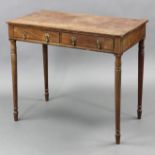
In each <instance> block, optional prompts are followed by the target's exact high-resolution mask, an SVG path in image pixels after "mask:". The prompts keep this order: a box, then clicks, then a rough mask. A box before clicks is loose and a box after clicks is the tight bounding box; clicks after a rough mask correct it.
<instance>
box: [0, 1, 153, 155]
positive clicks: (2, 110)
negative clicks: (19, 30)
mask: <svg viewBox="0 0 155 155" xmlns="http://www.w3.org/2000/svg"><path fill="white" fill-rule="evenodd" d="M154 8H155V2H154V0H147V1H146V0H144V1H142V0H125V1H124V0H117V1H116V0H115V1H114V0H113V1H112V0H95V1H94V0H85V1H83V0H78V1H73V0H13V1H10V0H5V1H2V0H1V5H0V73H1V74H0V75H1V76H0V101H1V102H0V155H10V154H15V155H21V154H22V155H26V154H33V155H76V154H77V155H87V154H89V155H101V154H102V155H103V154H108V155H113V154H119V155H121V154H122V155H124V154H141V155H143V154H147V153H149V154H154V153H155V132H154V131H155V123H154V118H155V105H154V103H155V99H154V91H155V88H154V87H155V85H154V82H155V80H154V79H155V71H154V65H155V63H154V57H155V53H154V48H155V43H154V40H155V37H154V36H155V28H154V25H155V13H154ZM38 9H49V10H58V11H69V12H84V13H90V14H96V15H106V16H120V17H130V18H147V19H149V24H148V25H147V39H146V44H145V47H146V48H145V50H146V54H145V76H144V78H145V81H144V98H143V119H142V120H141V121H139V120H137V119H136V106H137V46H135V47H133V48H132V49H130V50H129V51H128V52H126V53H125V54H124V55H123V59H122V124H121V126H122V131H121V134H122V144H121V145H119V146H118V145H117V146H116V145H115V144H114V89H113V88H114V56H113V55H110V54H101V53H95V52H94V53H93V52H88V51H82V50H76V49H68V48H61V47H52V46H50V47H49V88H50V101H49V102H48V104H46V103H45V101H44V85H43V84H44V83H43V69H42V52H41V45H36V44H27V43H18V44H17V45H18V75H19V79H18V80H19V112H20V121H19V122H17V123H14V122H13V119H12V85H11V84H12V83H11V64H10V49H9V41H8V35H7V34H8V32H7V25H6V23H5V22H6V21H7V20H9V19H12V18H14V17H17V16H22V15H25V14H27V13H30V12H33V11H35V10H38Z"/></svg>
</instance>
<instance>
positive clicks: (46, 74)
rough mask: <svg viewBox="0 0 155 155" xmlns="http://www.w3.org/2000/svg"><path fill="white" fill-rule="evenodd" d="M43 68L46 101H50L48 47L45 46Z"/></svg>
mask: <svg viewBox="0 0 155 155" xmlns="http://www.w3.org/2000/svg"><path fill="white" fill-rule="evenodd" d="M42 47H43V66H44V84H45V100H46V101H48V100H49V93H48V46H47V45H45V44H43V45H42Z"/></svg>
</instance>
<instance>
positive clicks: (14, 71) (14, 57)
mask: <svg viewBox="0 0 155 155" xmlns="http://www.w3.org/2000/svg"><path fill="white" fill-rule="evenodd" d="M10 43H11V64H12V84H13V105H14V112H13V114H14V120H15V121H18V84H17V48H16V41H15V40H11V41H10Z"/></svg>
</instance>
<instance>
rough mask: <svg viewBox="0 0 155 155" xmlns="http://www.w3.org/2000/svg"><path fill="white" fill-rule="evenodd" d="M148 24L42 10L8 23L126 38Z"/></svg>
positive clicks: (143, 21) (122, 19)
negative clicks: (125, 36) (128, 34)
mask: <svg viewBox="0 0 155 155" xmlns="http://www.w3.org/2000/svg"><path fill="white" fill-rule="evenodd" d="M146 22H147V20H146V19H142V20H139V19H127V18H116V17H106V16H94V15H88V14H82V13H64V12H56V11H47V10H42V11H38V12H34V13H31V14H29V15H27V16H24V17H20V18H16V19H13V20H11V21H9V22H8V23H9V24H19V25H30V26H39V27H47V28H58V29H62V30H68V29H69V30H73V31H78V32H88V33H97V34H105V35H112V36H124V35H126V34H127V33H129V32H131V31H133V30H134V29H136V28H138V27H140V26H141V25H142V24H145V23H146Z"/></svg>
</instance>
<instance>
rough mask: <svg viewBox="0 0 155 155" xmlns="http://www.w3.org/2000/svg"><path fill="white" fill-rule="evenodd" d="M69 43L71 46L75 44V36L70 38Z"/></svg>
mask: <svg viewBox="0 0 155 155" xmlns="http://www.w3.org/2000/svg"><path fill="white" fill-rule="evenodd" d="M71 43H72V45H73V46H76V37H72V38H71Z"/></svg>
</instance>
